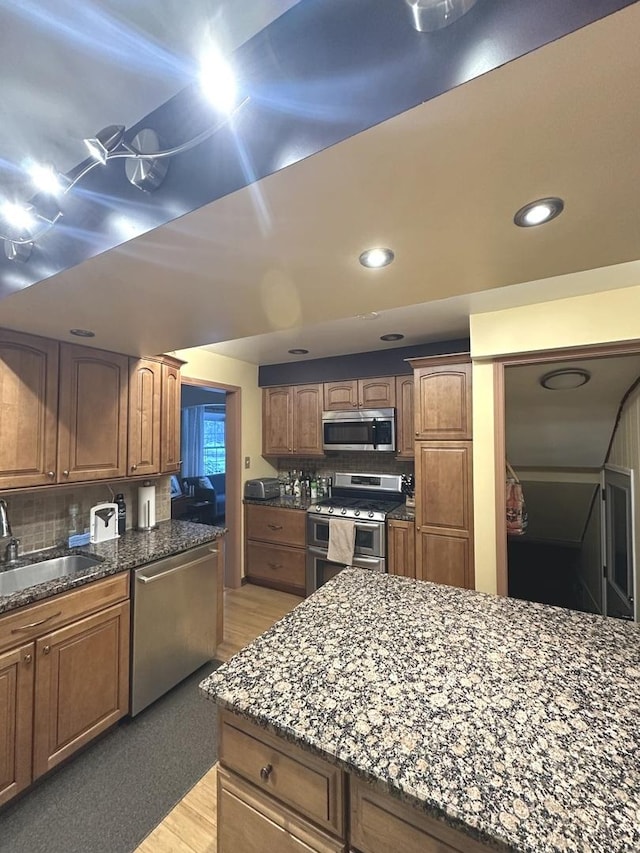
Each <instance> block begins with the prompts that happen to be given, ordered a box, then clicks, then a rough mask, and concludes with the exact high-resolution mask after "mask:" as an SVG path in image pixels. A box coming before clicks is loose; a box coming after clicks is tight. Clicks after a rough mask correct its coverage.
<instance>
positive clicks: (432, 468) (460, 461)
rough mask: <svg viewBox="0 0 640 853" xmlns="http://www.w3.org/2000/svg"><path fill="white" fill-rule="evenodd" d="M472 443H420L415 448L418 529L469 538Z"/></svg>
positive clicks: (470, 524)
mask: <svg viewBox="0 0 640 853" xmlns="http://www.w3.org/2000/svg"><path fill="white" fill-rule="evenodd" d="M471 466H472V444H471V442H470V441H421V442H418V444H417V445H416V529H417V530H420V529H424V530H427V531H429V532H430V533H444V534H450V535H453V536H469V535H470V533H471V528H472V503H471V481H472V467H471Z"/></svg>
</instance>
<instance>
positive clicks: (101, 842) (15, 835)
mask: <svg viewBox="0 0 640 853" xmlns="http://www.w3.org/2000/svg"><path fill="white" fill-rule="evenodd" d="M219 665H220V664H219V662H218V661H211V662H210V663H207V664H205V665H204V666H203V667H201V669H199V670H198V671H197V672H195V673H194V674H193V675H191V676H189V678H187V679H186V680H185V681H183V682H182V683H181V684H179V685H178V686H177V687H174V689H173V690H171V691H170V692H169V693H167V694H166V695H165V696H163V697H162V698H161V699H159V700H158V701H157V702H155V703H154V704H153V705H151V706H150V707H149V708H146V709H145V710H144V711H142V712H141V713H140V714H138V716H137V717H136V718H135V719H133V720H131V719H127V720H124V721H123V722H122V723H120V724H119V725H118V726H116V727H115V728H114V729H113V730H112V731H111V732H109V733H108V734H107V735H105V736H104V737H103V738H101V739H100V740H99V741H98V742H97V743H95V744H93V745H92V746H90V747H88V748H87V749H86V750H85V751H84V752H82V753H81V754H79V755H77V756H76V757H75V758H73V759H72V760H71V761H70V763H69V764H67V765H65V766H64V767H61V768H59V769H58V770H56V771H54V772H53V773H52V774H51V775H50V776H48V777H47V778H46V779H43V781H42V782H41V783H40V784H39V785H37V786H36V787H35V788H34V789H33V790H31V791H29V792H28V793H27V794H25V795H24V796H23V797H22V799H20V800H18V802H16V803H13V804H10V805H8V806H6V807H5V809H4V810H2V811H0V851H2V853H45V851H46V853H131V851H132V850H135V848H136V847H137V846H138V844H139V843H140V842H141V841H142V839H143V838H144V837H145V836H146V835H148V834H149V832H151V830H152V829H153V828H154V827H155V826H156V825H157V824H158V823H160V821H161V820H162V818H163V817H164V816H165V815H166V814H167V813H168V812H169V811H171V809H172V808H173V806H174V805H175V804H176V803H177V802H179V800H181V799H182V797H183V796H184V795H185V794H186V793H187V791H189V790H190V789H191V788H192V787H193V786H194V785H195V783H196V782H197V781H198V779H200V778H201V777H202V776H203V775H204V774H205V773H206V772H207V770H209V768H210V767H212V766H213V764H214V763H215V761H216V725H215V723H216V707H215V704H214V703H213V702H210V701H208V700H207V699H205V698H204V696H202V695H201V693H200V691H199V690H198V682H200V681H202V679H203V678H204V677H205V676H206V675H208V674H209V673H210V672H212V671H213V670H214V669H216V668H217V667H218V666H219Z"/></svg>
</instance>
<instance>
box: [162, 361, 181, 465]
mask: <svg viewBox="0 0 640 853" xmlns="http://www.w3.org/2000/svg"><path fill="white" fill-rule="evenodd" d="M180 364H182V362H169V361H168V360H167V361H164V362H163V364H162V410H161V411H162V418H161V428H160V441H161V452H160V470H161V472H162V473H163V474H173V473H176V472H177V471H179V470H180V466H181V464H182V459H181V451H180V367H179V365H180Z"/></svg>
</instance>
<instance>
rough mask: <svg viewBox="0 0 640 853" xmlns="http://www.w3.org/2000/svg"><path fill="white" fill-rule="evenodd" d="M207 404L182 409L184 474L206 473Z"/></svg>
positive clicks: (186, 475) (192, 475)
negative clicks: (205, 429)
mask: <svg viewBox="0 0 640 853" xmlns="http://www.w3.org/2000/svg"><path fill="white" fill-rule="evenodd" d="M204 410H205V406H187V407H185V408H184V409H183V410H182V476H183V477H201V476H202V475H203V474H204Z"/></svg>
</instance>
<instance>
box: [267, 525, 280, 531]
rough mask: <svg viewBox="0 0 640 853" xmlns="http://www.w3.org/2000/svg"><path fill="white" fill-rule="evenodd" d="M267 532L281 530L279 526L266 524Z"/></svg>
mask: <svg viewBox="0 0 640 853" xmlns="http://www.w3.org/2000/svg"><path fill="white" fill-rule="evenodd" d="M267 527H268V528H269V530H282V525H281V524H267Z"/></svg>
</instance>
